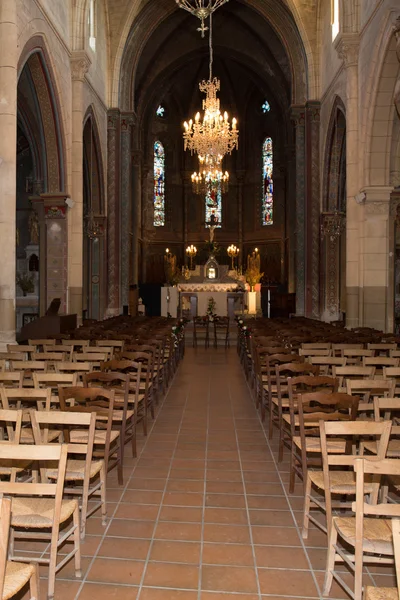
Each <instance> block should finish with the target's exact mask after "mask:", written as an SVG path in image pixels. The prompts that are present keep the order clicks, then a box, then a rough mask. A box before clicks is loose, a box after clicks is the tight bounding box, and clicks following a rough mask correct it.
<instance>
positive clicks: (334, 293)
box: [320, 96, 346, 321]
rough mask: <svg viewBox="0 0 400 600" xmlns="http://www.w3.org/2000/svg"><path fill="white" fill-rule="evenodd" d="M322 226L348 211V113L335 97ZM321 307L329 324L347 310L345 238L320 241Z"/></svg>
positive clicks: (327, 236)
mask: <svg viewBox="0 0 400 600" xmlns="http://www.w3.org/2000/svg"><path fill="white" fill-rule="evenodd" d="M322 190H323V194H322V214H321V226H322V227H324V226H326V225H327V224H328V223H329V222H330V220H331V219H334V218H335V217H336V215H335V214H334V213H335V212H345V210H346V111H345V106H344V103H343V101H342V99H341V98H340V97H339V96H336V97H335V98H334V100H333V103H332V109H331V116H330V120H329V126H328V130H327V134H326V140H325V156H324V174H323V188H322ZM320 280H321V283H322V285H321V298H320V299H321V306H322V307H323V312H322V318H323V319H324V320H326V321H335V320H337V319H340V317H341V313H342V312H343V311H344V310H345V281H346V236H345V235H344V233H343V232H342V234H341V235H340V234H339V236H337V237H336V236H330V235H329V234H328V235H324V236H323V238H322V240H321V277H320Z"/></svg>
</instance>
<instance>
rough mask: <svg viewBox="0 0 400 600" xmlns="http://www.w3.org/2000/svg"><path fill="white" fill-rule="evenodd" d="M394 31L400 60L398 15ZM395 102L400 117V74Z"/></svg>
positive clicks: (399, 23)
mask: <svg viewBox="0 0 400 600" xmlns="http://www.w3.org/2000/svg"><path fill="white" fill-rule="evenodd" d="M393 33H394V35H395V36H396V53H397V58H398V59H399V62H400V17H397V19H396V22H395V24H394V26H393ZM394 103H395V106H396V109H397V114H398V115H399V118H400V74H399V75H398V77H397V81H396V87H395V90H394Z"/></svg>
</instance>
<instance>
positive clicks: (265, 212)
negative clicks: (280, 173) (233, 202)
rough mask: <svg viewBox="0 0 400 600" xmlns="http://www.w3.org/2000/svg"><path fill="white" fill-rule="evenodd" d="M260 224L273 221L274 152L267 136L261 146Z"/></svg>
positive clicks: (268, 223)
mask: <svg viewBox="0 0 400 600" xmlns="http://www.w3.org/2000/svg"><path fill="white" fill-rule="evenodd" d="M262 163H263V170H262V206H261V212H262V224H263V225H272V224H273V222H274V180H273V170H274V152H273V148H272V138H270V137H267V138H265V140H264V143H263V147H262Z"/></svg>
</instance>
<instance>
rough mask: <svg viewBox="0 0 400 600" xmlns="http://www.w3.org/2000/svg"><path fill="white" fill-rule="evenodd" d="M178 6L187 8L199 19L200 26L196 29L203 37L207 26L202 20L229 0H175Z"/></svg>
mask: <svg viewBox="0 0 400 600" xmlns="http://www.w3.org/2000/svg"><path fill="white" fill-rule="evenodd" d="M175 2H176V3H177V5H178V6H179V8H183V9H184V10H187V11H188V12H190V13H191V14H192V15H194V16H195V17H197V18H198V19H200V21H201V26H200V27H199V28H198V30H197V31H200V32H201V37H204V34H205V32H206V31H208V27H206V26H205V23H204V21H205V20H206V19H208V17H209V16H210V15H211V14H212V13H213V12H214V11H215V10H217V8H219V7H220V6H222V5H223V4H225V3H226V2H229V0H175Z"/></svg>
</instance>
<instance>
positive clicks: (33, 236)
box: [28, 210, 39, 244]
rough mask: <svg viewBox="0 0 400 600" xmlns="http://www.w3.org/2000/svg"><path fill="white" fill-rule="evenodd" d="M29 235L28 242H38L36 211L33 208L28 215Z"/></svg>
mask: <svg viewBox="0 0 400 600" xmlns="http://www.w3.org/2000/svg"><path fill="white" fill-rule="evenodd" d="M28 226H29V235H30V243H31V244H38V243H39V219H38V216H37V213H36V212H35V211H34V210H33V211H32V212H31V214H30V215H29V221H28Z"/></svg>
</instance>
